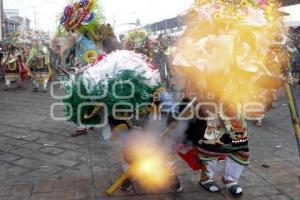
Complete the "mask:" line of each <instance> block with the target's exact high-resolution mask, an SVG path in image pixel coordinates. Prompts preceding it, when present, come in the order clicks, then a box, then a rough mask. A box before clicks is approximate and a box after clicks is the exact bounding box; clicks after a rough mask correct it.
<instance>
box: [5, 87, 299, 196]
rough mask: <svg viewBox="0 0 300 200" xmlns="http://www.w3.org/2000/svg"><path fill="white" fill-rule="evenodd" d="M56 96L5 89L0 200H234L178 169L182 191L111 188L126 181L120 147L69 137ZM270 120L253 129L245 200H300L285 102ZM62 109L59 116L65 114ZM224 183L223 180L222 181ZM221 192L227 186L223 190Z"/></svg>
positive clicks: (94, 134)
mask: <svg viewBox="0 0 300 200" xmlns="http://www.w3.org/2000/svg"><path fill="white" fill-rule="evenodd" d="M55 102H59V101H58V100H55V99H52V98H51V97H50V94H49V93H47V94H44V93H38V94H36V93H31V90H30V86H29V85H28V86H27V89H26V90H24V89H22V90H12V91H9V92H4V91H3V90H2V88H1V90H0V199H1V200H13V199H14V200H15V199H20V200H27V199H31V200H44V199H45V200H52V199H57V200H68V199H82V200H83V199H86V200H87V199H91V200H94V199H97V200H108V199H112V200H129V199H130V200H209V199H211V200H212V199H213V200H225V199H226V200H228V199H232V198H231V197H230V195H229V193H228V192H227V191H225V190H223V191H222V192H221V193H220V194H209V193H207V192H205V191H204V190H203V189H202V188H200V187H199V186H198V185H197V182H198V178H199V175H197V174H198V173H196V172H192V171H191V170H190V169H189V168H187V167H186V165H185V164H184V163H183V162H181V161H179V162H178V173H179V175H180V180H181V182H182V184H183V187H184V189H183V192H182V193H178V194H173V193H170V192H168V191H166V192H163V193H160V194H143V192H141V191H136V190H134V191H131V192H127V193H124V192H120V191H118V192H116V193H115V194H114V196H113V197H112V198H108V197H106V196H105V193H104V191H105V189H106V188H107V187H108V186H109V185H110V184H111V183H112V182H113V180H115V178H116V177H118V176H119V175H120V174H121V167H120V157H119V150H118V146H117V144H101V142H100V140H99V137H98V134H97V130H95V131H91V132H90V134H89V135H87V136H82V137H78V138H71V137H69V135H70V134H71V133H72V132H73V131H74V130H75V127H74V125H73V124H70V123H68V122H64V121H53V120H52V119H51V117H50V114H49V113H50V106H51V104H52V103H55ZM274 106H275V108H274V109H273V110H272V111H271V112H270V113H268V116H267V118H266V119H265V121H264V127H262V128H256V127H253V126H252V125H250V127H249V129H250V134H251V137H252V138H251V152H252V163H251V165H250V167H249V168H248V169H247V171H246V172H245V173H244V175H243V177H242V179H241V185H242V186H244V196H243V197H242V198H241V200H250V199H255V200H300V158H299V156H298V151H297V148H296V142H295V136H294V132H293V128H292V125H291V120H290V116H289V110H288V106H287V103H286V102H285V99H284V97H283V96H281V97H280V100H279V101H278V102H276V103H275V104H274ZM62 109H63V108H62V107H58V108H57V109H56V110H57V112H56V114H62ZM217 178H218V180H220V175H218V176H217ZM220 185H221V184H220Z"/></svg>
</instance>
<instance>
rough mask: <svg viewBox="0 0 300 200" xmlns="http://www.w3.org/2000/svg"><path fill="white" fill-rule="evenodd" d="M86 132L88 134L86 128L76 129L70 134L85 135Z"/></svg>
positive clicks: (74, 135)
mask: <svg viewBox="0 0 300 200" xmlns="http://www.w3.org/2000/svg"><path fill="white" fill-rule="evenodd" d="M86 134H88V131H87V130H86V129H83V130H77V131H76V132H75V133H72V134H71V137H78V136H81V135H86Z"/></svg>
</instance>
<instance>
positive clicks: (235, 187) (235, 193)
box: [228, 184, 243, 198]
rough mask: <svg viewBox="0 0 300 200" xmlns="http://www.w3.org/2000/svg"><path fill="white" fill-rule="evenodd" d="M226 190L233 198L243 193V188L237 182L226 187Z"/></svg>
mask: <svg viewBox="0 0 300 200" xmlns="http://www.w3.org/2000/svg"><path fill="white" fill-rule="evenodd" d="M228 190H229V192H230V194H231V195H232V196H233V197H235V198H239V197H241V196H242V195H243V189H242V188H241V187H240V186H239V185H238V184H236V185H232V186H230V187H228Z"/></svg>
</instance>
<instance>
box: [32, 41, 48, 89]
mask: <svg viewBox="0 0 300 200" xmlns="http://www.w3.org/2000/svg"><path fill="white" fill-rule="evenodd" d="M26 64H27V65H28V66H29V67H30V73H31V76H32V92H38V90H39V89H41V90H42V91H43V92H44V93H45V92H47V86H48V81H49V79H50V76H51V70H50V66H49V64H50V55H49V51H48V48H47V47H46V46H45V45H43V42H42V41H41V40H39V41H37V40H35V41H33V44H32V47H31V50H30V53H29V56H28V59H27V62H26Z"/></svg>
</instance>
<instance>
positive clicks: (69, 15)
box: [61, 0, 120, 137]
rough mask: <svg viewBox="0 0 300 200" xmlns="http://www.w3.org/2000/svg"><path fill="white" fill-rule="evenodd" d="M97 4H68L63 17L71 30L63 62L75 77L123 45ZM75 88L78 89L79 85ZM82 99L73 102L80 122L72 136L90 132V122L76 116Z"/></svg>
mask: <svg viewBox="0 0 300 200" xmlns="http://www.w3.org/2000/svg"><path fill="white" fill-rule="evenodd" d="M96 4H97V3H96V1H95V0H82V1H80V2H76V3H73V4H71V5H68V6H66V7H65V9H64V13H63V16H62V18H61V28H63V29H64V30H65V31H66V32H68V36H67V37H66V40H65V43H64V45H63V46H62V47H61V57H62V62H63V63H64V62H66V64H67V65H68V66H69V67H68V68H69V69H75V72H76V76H75V79H80V77H81V76H82V72H84V71H85V69H87V68H90V67H93V66H94V65H95V64H97V63H98V62H99V61H101V60H102V59H103V58H104V56H105V55H106V53H110V52H112V51H113V50H116V49H118V48H119V47H120V44H118V43H117V39H116V37H115V35H114V33H113V31H112V28H111V27H110V26H108V25H104V24H100V21H101V15H99V12H98V11H97V5H96ZM96 13H98V14H96ZM72 65H73V66H72ZM74 89H75V90H74V91H76V88H74ZM80 103H82V102H80V101H79V102H77V104H76V105H75V104H72V105H73V106H74V117H73V118H72V119H71V121H73V122H74V123H75V124H77V130H76V132H75V133H73V134H72V135H71V136H72V137H77V136H80V135H85V134H87V133H88V132H87V128H86V126H83V125H82V124H81V125H80V124H79V122H78V118H77V116H76V114H77V107H78V106H79V104H80Z"/></svg>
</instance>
